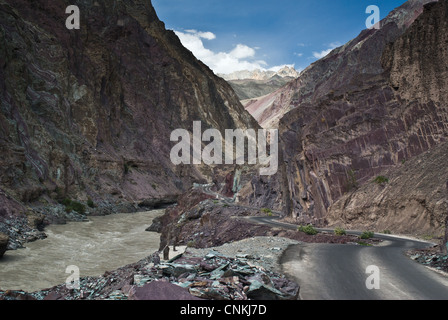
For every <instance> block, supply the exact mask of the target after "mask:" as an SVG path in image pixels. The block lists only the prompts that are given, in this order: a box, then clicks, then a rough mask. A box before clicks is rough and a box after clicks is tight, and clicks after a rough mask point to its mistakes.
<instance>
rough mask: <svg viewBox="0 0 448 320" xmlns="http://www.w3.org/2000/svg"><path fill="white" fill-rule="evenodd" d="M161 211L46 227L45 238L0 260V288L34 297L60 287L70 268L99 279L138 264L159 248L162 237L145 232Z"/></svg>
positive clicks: (95, 218) (98, 217)
mask: <svg viewBox="0 0 448 320" xmlns="http://www.w3.org/2000/svg"><path fill="white" fill-rule="evenodd" d="M163 212H164V210H155V211H145V212H136V213H121V214H118V213H117V214H113V215H107V216H91V217H89V220H88V221H85V222H67V223H65V224H53V225H50V226H48V227H46V229H45V233H46V235H47V237H46V238H45V239H43V240H39V241H34V242H30V243H26V248H22V249H17V250H11V251H7V253H6V254H5V255H4V256H3V258H1V259H0V288H1V289H3V290H7V289H9V290H24V291H27V292H32V291H36V290H42V289H46V288H49V287H52V286H55V285H58V284H61V283H64V282H65V280H66V278H67V277H68V276H69V274H67V273H66V269H67V267H68V266H73V265H74V266H77V267H78V268H79V271H80V276H99V275H101V274H103V273H104V272H106V271H110V270H115V269H117V268H119V267H122V266H123V265H126V264H129V263H133V262H135V261H138V260H140V259H142V258H144V257H146V256H148V255H149V254H151V253H152V252H154V251H155V250H157V249H158V247H159V242H160V236H159V235H158V234H155V233H151V232H146V231H145V229H146V228H147V227H148V226H149V225H150V224H151V222H152V221H153V219H155V218H157V217H159V216H160V215H162V214H163Z"/></svg>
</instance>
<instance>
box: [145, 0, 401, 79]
mask: <svg viewBox="0 0 448 320" xmlns="http://www.w3.org/2000/svg"><path fill="white" fill-rule="evenodd" d="M404 2H406V1H405V0H277V1H273V0H256V1H255V0H238V1H236V0H152V3H153V5H154V7H155V9H156V11H157V14H158V16H159V18H160V19H161V20H162V21H163V22H165V24H166V27H167V29H171V30H175V31H176V32H177V34H178V36H179V37H180V38H181V40H182V42H183V43H184V45H185V46H186V47H187V48H189V49H190V50H191V51H193V53H194V54H195V55H196V56H197V57H198V58H199V59H200V60H202V61H203V62H204V63H206V64H207V65H209V66H210V67H211V68H212V69H213V70H214V71H215V72H216V73H220V72H221V73H230V72H233V71H236V70H237V69H255V68H257V67H260V68H263V69H270V68H273V67H278V66H281V65H294V66H295V68H296V69H298V70H302V69H304V68H306V67H307V66H308V65H310V64H311V63H312V62H314V61H316V60H317V59H318V57H321V56H323V55H325V53H326V52H328V50H330V49H332V48H334V47H336V46H339V45H342V44H344V43H346V42H348V41H349V40H351V39H353V38H355V37H356V36H357V35H358V34H359V33H360V32H361V31H362V30H363V29H365V28H366V20H367V18H368V17H369V16H370V14H367V13H366V8H367V7H368V6H369V5H376V6H378V8H379V9H380V17H381V19H383V18H384V17H386V16H387V14H388V13H389V12H390V11H392V10H393V9H394V8H396V7H398V6H400V5H402V4H403V3H404ZM225 71H227V72H225Z"/></svg>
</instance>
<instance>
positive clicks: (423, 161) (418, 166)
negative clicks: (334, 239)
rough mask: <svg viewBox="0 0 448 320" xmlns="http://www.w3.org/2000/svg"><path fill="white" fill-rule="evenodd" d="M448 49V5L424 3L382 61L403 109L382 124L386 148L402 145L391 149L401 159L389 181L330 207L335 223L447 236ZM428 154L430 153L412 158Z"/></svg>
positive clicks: (370, 185) (371, 185) (388, 173)
mask: <svg viewBox="0 0 448 320" xmlns="http://www.w3.org/2000/svg"><path fill="white" fill-rule="evenodd" d="M447 44H448V2H447V1H440V3H432V4H429V5H427V6H426V7H425V12H424V14H422V16H421V17H420V18H419V19H418V20H417V21H416V22H415V23H414V24H413V25H412V26H411V27H410V28H409V30H407V32H405V33H404V34H403V36H401V37H400V38H399V39H397V41H395V42H394V43H392V44H390V45H389V46H388V48H387V49H386V50H385V52H384V54H383V64H384V67H385V69H386V75H388V76H389V85H390V86H391V87H392V88H393V89H394V91H395V96H398V97H399V98H400V100H399V101H400V105H399V106H397V109H396V110H391V111H389V119H387V120H386V121H385V123H384V125H385V126H387V127H388V128H387V131H386V132H387V133H388V135H387V136H386V137H387V138H388V141H389V145H391V146H397V147H395V148H392V152H393V153H391V155H392V156H394V157H395V159H396V160H395V161H394V162H393V163H394V164H396V163H397V160H398V161H399V160H400V159H402V160H403V161H402V163H400V164H399V165H398V166H395V167H391V168H390V169H389V170H386V171H385V172H383V173H382V175H383V176H384V177H385V178H387V179H388V180H389V182H388V183H383V184H381V183H380V184H378V183H374V182H373V181H371V182H370V183H367V184H365V185H363V186H362V187H361V188H360V190H357V191H356V192H353V193H349V194H347V195H345V196H344V197H343V198H342V199H341V200H339V201H338V202H336V203H335V204H334V206H333V207H332V208H331V210H329V213H330V214H329V217H328V218H329V220H330V221H332V222H334V223H335V222H336V221H344V222H345V223H346V224H349V225H353V226H362V225H364V226H370V227H373V226H375V227H376V228H378V229H379V230H381V229H393V230H396V231H400V232H414V233H421V234H424V233H425V232H426V233H432V234H435V235H437V236H438V235H443V234H444V231H445V221H446V217H447V214H448V197H447V193H446V186H447V183H448V166H447V165H446V164H447V159H446V157H447V155H448V144H447V143H446V142H445V143H441V142H442V141H446V140H447V137H448V105H447V101H448V47H447ZM391 116H392V117H391ZM400 131H401V132H400ZM390 133H392V134H390ZM425 150H429V151H427V152H424V153H422V154H421V155H419V156H418V157H416V158H415V159H412V156H413V155H416V154H419V153H421V152H422V151H425ZM394 157H393V158H392V159H394ZM407 158H409V159H411V160H410V161H407V160H406V159H407Z"/></svg>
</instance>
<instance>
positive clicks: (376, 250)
mask: <svg viewBox="0 0 448 320" xmlns="http://www.w3.org/2000/svg"><path fill="white" fill-rule="evenodd" d="M255 221H256V222H258V223H265V224H270V225H277V226H282V227H284V228H297V226H292V225H288V224H284V223H279V222H276V221H275V220H274V219H273V218H265V217H260V218H255ZM320 230H321V231H327V230H324V229H320ZM351 233H353V234H359V232H351ZM375 237H376V238H381V239H382V240H384V241H383V243H382V244H381V245H380V246H375V247H366V246H358V245H337V244H300V245H296V246H291V247H290V248H288V249H287V251H286V252H285V254H284V256H283V258H282V261H281V263H282V267H283V271H284V273H285V274H286V275H288V276H289V277H291V278H293V279H295V280H296V281H297V283H299V284H300V287H301V289H300V298H301V299H303V300H448V277H446V276H444V275H442V274H440V273H438V272H435V271H433V270H431V269H429V268H427V267H425V266H423V265H421V264H419V263H417V262H415V261H413V260H411V259H409V258H408V257H407V256H406V255H405V254H404V251H405V250H407V249H412V248H424V247H428V246H430V245H431V244H429V243H425V242H420V241H415V240H411V239H403V238H398V237H394V236H389V235H378V234H376V235H375ZM369 266H375V267H377V269H376V270H374V271H375V273H371V272H372V270H367V268H368V267H369ZM367 271H369V273H367ZM376 276H378V277H376ZM372 277H376V278H375V279H374V280H372ZM366 282H367V283H368V284H376V285H379V288H378V289H377V288H372V289H368V288H367V285H366Z"/></svg>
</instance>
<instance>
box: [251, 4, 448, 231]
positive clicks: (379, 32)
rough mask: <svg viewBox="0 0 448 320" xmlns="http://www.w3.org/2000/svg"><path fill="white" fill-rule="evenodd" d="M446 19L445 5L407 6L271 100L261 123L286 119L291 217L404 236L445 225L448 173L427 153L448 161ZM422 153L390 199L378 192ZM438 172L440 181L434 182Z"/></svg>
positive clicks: (287, 205)
mask: <svg viewBox="0 0 448 320" xmlns="http://www.w3.org/2000/svg"><path fill="white" fill-rule="evenodd" d="M447 22H448V1H446V0H443V1H439V2H433V1H427V0H410V1H408V2H406V3H405V4H404V5H402V6H401V7H399V8H397V9H396V10H394V11H393V12H392V13H391V14H390V15H389V16H388V17H387V18H386V19H384V20H383V21H382V22H381V28H380V29H371V30H364V31H363V32H361V34H360V35H359V36H358V37H357V38H355V39H354V40H352V41H350V42H348V43H347V44H346V45H344V46H342V47H340V48H337V49H335V50H333V52H331V53H330V54H329V55H328V56H327V57H325V58H323V59H321V60H319V61H317V62H316V63H314V64H313V65H311V66H310V67H309V68H308V69H306V70H305V71H303V72H302V73H301V76H300V78H298V79H297V80H295V81H293V82H291V83H290V84H288V85H287V86H285V87H284V88H282V89H280V90H278V91H277V92H276V93H275V94H273V95H271V96H269V97H266V99H268V100H270V101H271V102H272V103H271V104H270V107H267V108H265V110H264V112H261V115H260V117H261V118H262V119H263V117H266V119H267V118H269V117H274V116H276V117H278V118H281V120H280V122H279V129H280V139H281V146H282V149H283V155H282V162H283V167H282V176H281V177H282V178H281V179H283V181H282V183H281V185H282V186H283V187H284V189H283V191H284V192H283V195H284V201H285V202H284V205H285V211H286V212H287V213H288V214H289V215H290V216H291V217H293V218H296V217H298V218H300V219H301V220H303V221H310V222H314V223H323V222H325V221H326V220H327V218H330V219H331V221H333V222H335V221H337V219H338V217H339V218H343V220H344V221H347V219H348V220H357V222H358V223H359V224H362V222H363V221H364V222H369V225H370V226H371V227H372V226H374V225H375V223H374V221H376V222H377V225H378V226H381V227H382V228H383V227H384V228H385V227H386V223H385V222H386V221H387V222H388V223H390V225H391V226H394V227H397V226H400V228H398V227H397V228H398V229H399V230H400V231H403V232H406V231H415V229H416V228H420V229H419V232H426V231H429V230H430V229H431V230H440V228H442V225H443V226H444V222H445V216H446V212H447V204H446V195H445V196H443V197H442V196H434V192H436V194H438V193H437V190H439V191H440V192H442V191H441V190H442V189H443V188H444V187H442V186H441V184H442V182H443V181H444V180H445V181H448V168H447V167H446V166H444V165H442V164H441V163H440V159H439V160H436V159H435V158H434V159H433V160H431V153H430V154H429V155H428V157H427V160H425V159H426V158H425V156H424V155H422V154H423V153H425V152H429V151H431V152H434V153H440V154H444V152H443V149H440V148H444V147H443V146H444V144H443V143H444V142H445V141H446V140H447V137H448V109H447V106H446V101H447V100H448V96H447V90H446V88H447V87H448V83H447V81H448V51H447V45H446V44H447V42H448V38H447V35H448V32H447V31H448V28H447V27H448V23H447ZM252 111H253V110H252ZM286 112H288V113H286ZM279 113H280V114H285V113H286V114H285V115H284V116H278V114H279ZM258 119H260V118H258ZM259 121H260V120H259ZM265 121H268V120H265ZM417 156H422V157H423V158H419V159H420V161H422V162H421V163H419V164H415V163H414V164H413V165H412V166H411V165H410V167H409V169H408V171H406V169H403V170H402V171H400V172H401V175H403V176H401V177H400V178H398V176H395V175H393V174H392V173H391V177H390V179H391V180H390V181H391V184H390V185H389V186H388V188H387V189H384V190H387V192H386V191H384V190H383V191H381V190H378V188H379V187H378V186H376V185H375V182H373V181H374V180H375V181H376V182H378V183H380V184H381V183H384V181H387V179H389V178H388V177H387V175H388V173H387V172H388V171H387V170H393V169H394V168H397V167H400V166H402V165H403V163H407V161H410V160H411V159H413V158H414V157H417ZM426 161H428V162H426ZM437 161H439V162H437ZM432 163H438V164H439V165H438V166H434V167H433V166H432V165H431V164H432ZM405 168H407V167H405ZM397 170H398V169H397ZM432 170H435V172H437V175H438V177H437V180H436V179H432V181H431V182H430V183H429V180H431V177H433V176H434V173H433V172H432ZM394 172H395V171H394ZM396 174H398V173H396ZM406 175H411V176H410V177H406ZM393 177H394V178H393ZM395 177H396V178H395ZM419 177H420V178H419ZM424 177H426V178H424ZM398 184H399V186H398ZM364 185H365V186H364ZM443 185H445V184H444V183H443ZM361 186H363V187H361ZM360 187H361V188H360ZM352 193H354V194H352ZM386 193H388V195H386ZM398 193H399V195H398ZM349 194H351V195H349ZM417 195H418V196H417ZM392 199H395V200H392ZM338 200H339V202H338ZM345 210H347V211H345ZM401 212H406V214H401ZM348 216H350V218H347V217H348ZM375 217H376V218H375ZM393 217H396V219H395V220H394V218H393ZM406 218H408V219H406ZM423 220H425V222H422V221H423ZM427 220H428V221H427ZM380 221H381V223H380ZM383 222H384V223H383Z"/></svg>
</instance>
